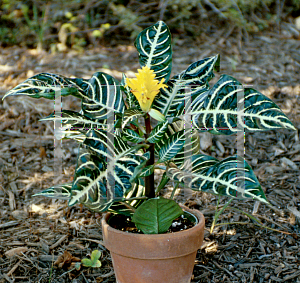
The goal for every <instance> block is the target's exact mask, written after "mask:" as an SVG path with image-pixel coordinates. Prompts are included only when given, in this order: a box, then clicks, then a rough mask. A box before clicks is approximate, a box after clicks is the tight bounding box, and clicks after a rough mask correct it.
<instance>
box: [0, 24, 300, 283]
mask: <svg viewBox="0 0 300 283" xmlns="http://www.w3.org/2000/svg"><path fill="white" fill-rule="evenodd" d="M174 42H175V45H174V63H173V65H174V68H173V73H174V74H175V73H177V72H180V71H182V70H184V69H185V68H186V67H187V66H188V65H189V64H190V63H192V62H194V61H196V60H199V59H201V58H204V57H207V56H211V55H215V54H216V53H220V55H221V67H222V71H221V73H227V74H230V75H233V76H234V77H236V78H238V79H239V80H240V81H241V82H243V83H245V84H248V85H253V86H254V87H255V88H256V89H258V90H260V91H262V92H263V93H264V94H265V95H267V96H268V97H271V98H272V99H273V100H274V101H275V102H276V103H277V104H278V105H279V106H280V107H281V108H282V109H283V111H284V113H286V115H288V117H289V118H290V119H291V120H292V121H293V122H294V125H295V127H296V128H297V129H300V115H299V112H300V82H299V78H300V75H299V71H300V52H299V50H300V40H299V39H296V38H295V37H293V35H291V34H289V33H288V31H284V30H283V32H282V33H281V34H279V33H270V32H269V33H264V34H262V35H256V36H254V37H250V38H249V41H248V42H247V43H245V42H242V41H241V40H240V39H239V38H238V37H231V36H230V34H229V33H227V34H226V31H224V30H222V29H221V30H220V31H219V32H218V33H216V34H214V35H212V36H210V37H209V36H207V35H203V36H201V38H198V39H197V40H196V42H193V41H192V40H191V39H176V40H174ZM120 62H124V63H123V64H124V65H121V64H120ZM137 62H138V56H137V54H136V52H135V48H134V47H133V46H127V45H125V44H124V45H120V46H118V47H114V48H112V47H110V48H109V47H106V48H105V47H98V48H96V49H93V50H86V51H85V53H84V54H80V55H78V54H76V53H74V52H72V51H70V52H68V53H65V54H56V55H50V54H48V53H41V54H38V53H36V51H35V50H26V49H22V48H19V47H12V48H8V49H2V50H1V55H0V85H1V89H0V98H1V97H2V96H3V95H4V93H5V92H6V91H7V90H9V89H10V88H12V87H14V86H15V85H17V84H18V83H20V82H22V81H23V80H25V79H26V78H28V77H30V76H32V75H34V74H37V73H40V72H46V71H47V72H53V73H59V74H63V75H65V76H76V77H84V78H89V77H90V76H91V75H92V74H93V73H94V72H95V71H104V72H107V73H109V74H112V75H114V76H115V77H116V78H118V79H120V78H121V73H122V72H126V73H127V75H129V76H132V74H133V72H136V69H137V68H138V67H139V66H138V64H137ZM218 76H219V75H217V77H218ZM214 81H215V79H214ZM79 107H80V104H79V102H78V101H77V100H76V99H75V98H66V99H64V101H63V108H64V109H79ZM52 111H53V104H52V103H49V101H46V100H35V99H29V98H25V97H16V98H7V99H6V100H4V101H0V121H1V123H0V145H1V146H0V207H1V209H0V282H72V283H75V282H115V277H114V272H113V268H112V265H111V258H110V255H109V252H108V251H107V250H106V249H105V247H104V246H103V242H102V235H101V229H100V220H101V217H102V215H101V214H97V213H96V214H94V213H91V212H89V211H88V210H86V209H85V208H82V207H80V206H74V207H72V208H68V207H67V204H66V202H64V201H55V200H49V199H45V198H41V197H35V198H32V197H31V196H32V195H33V194H34V193H37V192H39V191H40V190H42V189H45V188H48V187H50V186H52V185H54V184H58V183H62V182H70V181H71V180H72V175H73V173H74V169H75V164H76V153H77V145H76V143H74V142H72V141H67V142H64V143H63V152H64V159H63V170H64V171H63V174H62V176H58V174H57V173H55V172H54V171H53V149H54V145H53V126H52V125H51V124H50V123H46V122H39V121H38V120H39V119H40V118H42V117H45V116H47V115H49V114H50V113H51V112H52ZM235 143H236V137H235V136H230V137H224V136H218V137H216V136H213V137H208V136H206V135H204V134H202V135H201V148H202V150H203V152H206V153H208V154H211V155H213V156H216V157H218V158H225V157H227V156H228V155H231V154H234V153H235V152H236V145H235ZM245 158H246V159H247V161H248V162H249V163H250V164H251V166H252V167H253V169H254V170H255V173H256V175H257V177H258V179H259V181H260V182H261V184H262V187H263V189H264V191H265V192H266V195H267V198H268V200H269V201H270V203H271V204H272V206H267V205H265V204H260V203H258V202H253V201H251V200H249V201H233V202H232V203H231V208H230V209H227V210H225V211H224V213H223V214H222V215H221V216H220V217H219V220H218V223H217V225H216V226H215V228H214V230H213V232H212V233H210V232H209V230H210V227H211V224H212V221H213V216H214V213H215V209H216V203H217V198H216V197H215V196H212V195H207V194H202V193H190V192H188V191H184V192H182V193H180V194H179V195H178V199H179V201H180V203H182V204H185V205H187V206H189V207H191V208H197V209H200V210H201V211H202V212H203V213H204V215H205V217H206V227H207V228H206V233H205V239H204V244H203V246H202V248H201V249H200V250H199V252H198V255H197V259H196V263H195V268H194V273H193V278H192V282H247V283H251V282H254V283H257V282H291V283H295V282H298V283H299V282H300V191H299V188H300V174H299V166H300V143H299V135H298V132H292V131H285V130H278V131H269V132H264V133H263V134H261V133H259V134H247V135H246V142H245ZM165 193H166V194H168V193H169V192H168V190H166V191H165ZM225 203H226V198H221V200H220V205H219V207H220V208H221V207H222V206H224V204H225ZM236 209H240V210H242V211H244V212H247V213H250V214H251V213H252V214H253V215H254V216H255V217H256V218H257V220H259V221H260V223H261V224H258V223H256V222H254V221H253V220H251V219H250V218H249V217H247V216H246V215H244V214H242V213H241V212H239V211H237V210H236ZM220 224H221V225H220ZM258 225H260V226H258ZM94 249H98V250H100V251H101V252H102V255H101V258H100V259H101V262H102V267H101V268H94V269H89V268H82V269H81V270H78V271H77V270H75V269H74V270H72V271H68V267H70V266H72V265H71V264H72V262H74V261H75V259H74V258H73V257H77V258H80V259H81V258H84V257H88V256H89V255H90V253H91V252H92V251H93V250H94ZM65 251H68V252H69V254H68V256H69V258H68V259H66V258H64V259H63V260H64V261H65V262H64V264H63V265H60V266H62V267H63V268H61V267H59V266H58V264H56V265H55V264H54V263H55V261H56V260H57V259H58V257H59V256H61V255H62V254H64V252H65ZM60 259H62V258H60Z"/></svg>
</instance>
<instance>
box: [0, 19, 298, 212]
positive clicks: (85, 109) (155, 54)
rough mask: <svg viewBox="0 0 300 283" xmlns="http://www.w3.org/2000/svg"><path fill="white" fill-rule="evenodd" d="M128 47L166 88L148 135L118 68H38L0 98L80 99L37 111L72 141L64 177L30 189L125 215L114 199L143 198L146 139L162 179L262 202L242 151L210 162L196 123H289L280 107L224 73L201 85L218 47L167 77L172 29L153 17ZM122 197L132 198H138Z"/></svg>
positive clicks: (231, 127) (221, 126)
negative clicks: (86, 72)
mask: <svg viewBox="0 0 300 283" xmlns="http://www.w3.org/2000/svg"><path fill="white" fill-rule="evenodd" d="M135 46H136V48H137V51H138V53H139V62H140V65H141V67H143V66H148V67H149V68H150V69H151V70H153V71H154V73H155V75H156V79H158V80H159V81H161V80H162V79H165V82H164V83H165V84H167V86H168V87H167V88H165V89H161V90H160V93H159V94H158V95H157V96H156V97H155V99H154V102H153V104H152V108H154V109H155V110H157V111H159V112H161V113H162V114H163V115H164V116H165V117H166V120H165V121H163V122H159V123H157V125H156V126H155V127H154V128H153V130H152V132H151V133H150V135H145V129H144V128H143V125H140V124H139V122H140V120H141V119H140V118H143V116H144V114H145V113H143V112H142V111H141V107H140V105H139V104H138V101H137V99H136V98H135V96H134V95H133V94H132V93H131V90H130V88H129V87H125V85H126V76H125V75H123V78H122V80H121V84H119V82H118V81H117V80H115V79H114V78H113V77H112V76H110V75H108V74H105V73H102V72H98V73H95V74H94V75H93V76H92V77H91V78H90V79H89V80H86V79H80V78H75V79H71V78H65V77H63V76H60V75H55V74H47V73H42V74H38V75H36V76H33V77H31V78H29V79H27V80H26V81H24V82H23V83H21V84H20V85H18V86H16V87H15V88H13V89H12V90H10V91H9V92H8V93H7V94H6V95H5V96H4V97H7V96H15V95H27V96H29V97H33V98H40V97H44V98H48V99H55V94H56V92H58V91H61V95H62V96H66V95H74V96H76V97H78V98H80V99H81V101H82V110H81V111H80V113H77V112H74V111H71V110H63V111H62V115H61V117H55V116H54V115H51V116H49V117H47V118H45V119H43V120H57V119H59V120H61V122H62V132H63V134H65V137H67V138H74V139H75V140H77V141H78V142H80V144H81V147H80V151H79V154H78V162H77V167H76V171H75V176H74V181H73V183H72V184H64V185H61V186H53V187H51V188H49V189H47V190H45V191H43V192H41V193H39V194H37V195H44V196H48V197H56V198H63V199H68V200H69V204H70V205H73V204H75V203H82V204H85V205H86V206H88V207H89V208H90V209H92V210H96V211H104V210H107V209H114V210H116V211H121V212H123V213H129V211H128V208H126V205H125V206H124V205H123V203H122V202H123V201H124V200H126V199H128V198H134V197H140V196H143V194H144V189H143V186H142V185H143V183H142V182H143V180H142V178H141V177H142V176H148V175H149V174H152V173H153V171H154V166H155V165H154V164H150V165H149V164H148V163H147V162H146V161H147V160H148V159H149V156H148V155H147V154H144V155H141V154H142V153H144V152H145V151H147V148H148V147H149V144H155V154H156V157H157V160H159V162H161V163H165V165H167V167H166V168H167V173H166V174H164V178H163V181H162V182H161V184H162V185H165V184H166V183H167V182H168V180H169V179H173V180H174V181H175V182H180V183H182V184H184V185H185V186H188V187H190V188H192V189H194V190H202V191H205V192H211V193H214V194H219V195H227V196H229V197H237V198H246V197H251V198H255V199H258V200H260V201H266V200H265V195H264V193H263V191H262V190H261V187H260V185H259V183H258V181H257V179H256V177H255V175H254V173H253V171H252V169H251V168H250V166H249V165H248V164H247V163H246V162H245V161H244V160H243V159H241V158H240V157H230V158H226V159H224V160H222V161H218V160H216V159H215V158H212V157H209V156H205V155H199V137H198V135H197V131H209V132H211V133H213V134H226V135H228V134H233V133H236V132H238V131H243V130H245V131H262V130H271V129H278V128H286V129H293V130H294V129H295V128H294V126H293V125H292V123H291V122H290V120H289V119H288V118H287V117H286V115H284V114H283V112H282V111H281V110H280V109H279V107H278V106H277V105H276V104H275V103H274V102H272V101H271V100H270V99H269V98H267V97H266V96H264V95H263V94H261V93H259V92H258V91H256V90H254V89H252V88H243V86H242V84H241V83H239V82H238V81H237V80H236V79H234V78H232V77H230V76H228V75H223V76H221V77H220V79H219V80H218V82H217V83H216V84H215V85H214V86H212V87H210V85H209V81H210V80H211V79H212V78H213V77H214V70H216V71H219V67H220V58H219V55H216V56H211V57H208V58H205V59H202V60H199V61H197V62H195V63H193V64H191V65H190V66H189V67H188V68H187V69H186V70H184V71H183V72H181V73H180V74H177V75H175V76H173V77H172V78H171V79H169V78H170V74H171V67H172V48H171V34H170V31H169V29H168V27H167V26H166V24H165V23H163V22H162V21H159V22H158V23H156V24H154V25H152V26H151V27H149V28H147V29H145V30H144V31H142V32H141V33H140V34H139V35H138V37H137V39H136V41H135ZM122 93H124V98H125V99H124V100H123V94H122ZM191 125H192V126H193V128H192V127H191ZM135 144H136V145H135ZM140 149H142V153H141V152H139V150H140ZM146 153H147V152H146ZM131 204H133V205H135V206H138V205H139V204H140V200H137V201H133V202H131Z"/></svg>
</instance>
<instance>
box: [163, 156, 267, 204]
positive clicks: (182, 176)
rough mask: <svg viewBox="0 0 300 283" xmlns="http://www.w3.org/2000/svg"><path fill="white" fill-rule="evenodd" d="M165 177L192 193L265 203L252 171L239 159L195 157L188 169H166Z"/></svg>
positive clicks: (237, 157)
mask: <svg viewBox="0 0 300 283" xmlns="http://www.w3.org/2000/svg"><path fill="white" fill-rule="evenodd" d="M183 168H185V167H184V166H183ZM167 176H168V177H170V178H171V179H173V180H175V181H179V182H181V183H184V184H185V185H186V186H187V187H189V188H191V189H193V190H195V191H203V192H208V193H212V194H216V195H223V196H229V197H233V198H238V199H245V198H254V199H257V200H259V201H262V202H266V203H267V200H266V197H265V194H264V192H263V190H262V188H261V186H260V184H259V182H258V180H257V178H256V177H255V175H254V172H253V170H252V169H251V167H250V166H249V164H248V163H247V162H246V161H245V160H244V159H243V158H241V157H239V156H231V157H228V158H226V159H224V160H222V161H218V160H217V159H215V158H213V157H211V156H206V155H201V154H198V155H194V156H193V157H192V166H191V170H188V169H186V168H185V169H182V170H180V169H178V168H169V170H168V171H167Z"/></svg>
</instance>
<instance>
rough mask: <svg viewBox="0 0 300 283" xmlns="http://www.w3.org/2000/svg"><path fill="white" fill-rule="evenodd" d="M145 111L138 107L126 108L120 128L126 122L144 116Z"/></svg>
mask: <svg viewBox="0 0 300 283" xmlns="http://www.w3.org/2000/svg"><path fill="white" fill-rule="evenodd" d="M144 114H145V113H143V112H142V111H140V110H138V109H127V110H125V111H124V115H123V121H122V128H124V127H125V126H126V125H127V124H128V123H130V122H132V121H134V120H136V119H139V118H141V117H143V116H144Z"/></svg>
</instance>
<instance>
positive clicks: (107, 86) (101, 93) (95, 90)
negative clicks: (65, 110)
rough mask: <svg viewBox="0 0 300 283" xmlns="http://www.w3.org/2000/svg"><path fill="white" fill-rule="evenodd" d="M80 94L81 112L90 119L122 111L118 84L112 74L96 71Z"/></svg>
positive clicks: (102, 117) (122, 106)
mask: <svg viewBox="0 0 300 283" xmlns="http://www.w3.org/2000/svg"><path fill="white" fill-rule="evenodd" d="M87 84H88V88H87V90H86V93H85V94H84V95H83V96H82V105H81V107H82V111H83V114H84V115H85V116H87V117H90V118H92V119H101V120H104V119H107V115H108V114H111V115H113V114H117V113H123V112H124V108H125V104H124V101H123V96H122V93H121V90H120V86H119V85H120V84H119V82H118V81H117V80H115V79H114V78H113V77H112V76H110V75H108V74H105V73H102V72H97V73H95V74H93V76H92V77H91V78H90V79H89V81H88V82H87Z"/></svg>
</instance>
